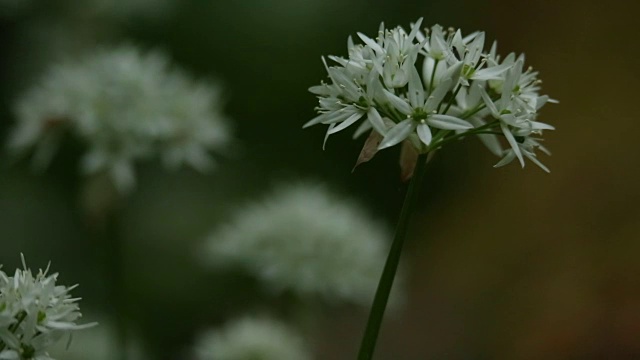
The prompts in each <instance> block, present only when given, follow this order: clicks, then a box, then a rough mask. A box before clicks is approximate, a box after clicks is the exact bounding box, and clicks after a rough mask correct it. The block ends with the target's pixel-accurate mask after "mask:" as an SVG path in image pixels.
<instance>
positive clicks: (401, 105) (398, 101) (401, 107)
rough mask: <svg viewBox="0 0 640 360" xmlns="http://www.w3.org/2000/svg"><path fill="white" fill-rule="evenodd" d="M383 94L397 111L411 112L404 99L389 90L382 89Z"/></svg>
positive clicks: (407, 113) (406, 113)
mask: <svg viewBox="0 0 640 360" xmlns="http://www.w3.org/2000/svg"><path fill="white" fill-rule="evenodd" d="M383 91H384V94H385V95H386V96H387V100H388V101H389V102H390V103H391V105H392V106H393V107H394V108H396V109H397V110H398V111H400V112H401V113H403V114H405V115H409V114H411V112H412V111H411V106H409V104H408V103H407V101H406V100H404V99H402V98H400V97H399V96H397V95H395V94H394V93H392V92H390V91H389V90H386V89H385V90H383Z"/></svg>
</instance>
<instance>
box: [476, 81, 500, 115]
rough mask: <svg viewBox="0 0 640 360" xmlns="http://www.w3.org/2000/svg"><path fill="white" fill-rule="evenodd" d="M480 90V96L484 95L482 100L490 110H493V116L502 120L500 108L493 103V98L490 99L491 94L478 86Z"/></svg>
mask: <svg viewBox="0 0 640 360" xmlns="http://www.w3.org/2000/svg"><path fill="white" fill-rule="evenodd" d="M478 88H480V95H482V100H484V104H485V105H487V107H488V108H489V110H491V114H493V116H494V117H496V118H500V113H499V112H498V108H497V107H496V104H494V103H493V100H491V98H490V97H489V94H487V91H486V90H485V89H484V88H483V87H482V86H478Z"/></svg>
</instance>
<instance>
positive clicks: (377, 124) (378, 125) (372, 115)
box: [367, 107, 387, 135]
mask: <svg viewBox="0 0 640 360" xmlns="http://www.w3.org/2000/svg"><path fill="white" fill-rule="evenodd" d="M367 118H368V119H369V122H370V123H371V125H372V126H373V128H374V129H376V131H377V132H378V133H379V134H380V135H384V134H386V133H387V126H386V125H385V123H384V120H382V117H381V116H380V113H378V110H376V109H375V108H374V107H370V108H369V111H368V112H367Z"/></svg>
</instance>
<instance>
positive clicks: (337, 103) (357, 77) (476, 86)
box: [305, 19, 553, 171]
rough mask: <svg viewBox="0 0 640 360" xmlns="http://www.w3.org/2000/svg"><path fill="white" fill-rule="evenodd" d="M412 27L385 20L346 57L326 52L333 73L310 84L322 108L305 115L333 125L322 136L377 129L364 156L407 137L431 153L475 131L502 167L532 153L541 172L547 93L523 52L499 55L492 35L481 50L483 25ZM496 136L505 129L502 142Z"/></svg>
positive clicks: (350, 42) (411, 149)
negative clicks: (470, 28)
mask: <svg viewBox="0 0 640 360" xmlns="http://www.w3.org/2000/svg"><path fill="white" fill-rule="evenodd" d="M421 24H422V19H420V20H418V21H417V22H416V23H415V24H413V26H412V27H411V30H410V31H409V32H408V33H407V32H406V31H405V30H404V29H403V28H402V27H396V28H393V29H386V28H385V27H384V24H381V25H380V30H379V32H378V35H377V37H375V38H374V39H372V38H370V37H368V36H367V35H364V34H362V33H358V37H359V38H360V39H361V40H362V42H363V43H362V44H356V43H355V42H354V41H353V40H352V38H351V37H349V40H348V53H349V56H348V58H343V57H338V56H329V59H330V60H331V61H333V63H334V65H332V66H329V65H327V63H326V61H325V60H324V58H323V61H324V62H325V66H326V68H327V72H328V74H329V78H330V80H331V81H330V82H329V83H324V82H323V83H322V84H321V85H318V86H314V87H312V88H311V89H310V91H311V92H312V93H314V94H316V95H318V98H319V106H318V108H317V110H318V112H319V115H318V116H317V117H316V118H314V119H312V120H311V121H309V122H308V123H306V124H305V127H307V126H311V125H315V124H328V125H329V129H328V130H327V134H326V137H325V142H326V138H327V137H328V136H329V135H331V134H334V133H337V132H339V131H341V130H344V129H346V128H347V127H349V126H351V125H353V124H356V123H357V122H359V121H360V120H362V119H364V121H361V122H360V125H359V127H358V128H357V130H356V131H355V134H354V138H355V137H358V136H360V135H362V134H364V133H366V132H368V131H369V130H371V132H370V135H369V138H368V139H367V141H366V142H365V146H364V148H363V151H362V153H361V155H360V159H359V160H358V162H359V163H360V162H363V161H368V160H370V159H371V158H372V157H373V156H374V155H375V152H376V151H378V150H381V149H385V148H388V147H391V146H394V145H396V144H399V143H402V142H405V143H407V144H411V145H412V146H404V147H403V151H409V152H412V153H413V154H411V155H412V156H406V157H404V158H409V159H415V155H416V153H427V152H430V151H433V150H437V149H439V148H441V147H442V146H443V145H445V144H447V143H449V142H450V141H453V140H456V139H459V138H462V137H466V136H469V135H477V136H479V137H480V139H481V140H482V141H483V142H484V144H485V145H486V146H487V147H488V148H489V150H490V151H491V152H493V153H494V154H496V155H498V156H502V160H500V161H499V162H498V163H497V164H496V166H501V165H504V164H507V163H509V162H511V161H512V160H513V159H515V158H517V159H518V161H519V162H520V164H521V165H522V166H524V158H525V157H526V158H528V159H529V160H531V161H532V162H534V163H535V164H537V165H538V166H540V167H541V168H542V169H544V170H545V171H548V169H547V168H546V167H545V166H544V165H543V164H542V163H541V162H540V161H539V160H538V159H537V157H536V153H535V150H536V149H538V148H539V149H540V150H541V151H543V152H545V153H548V152H547V150H546V149H545V148H544V147H542V146H541V145H540V142H539V141H540V139H539V138H538V137H539V136H540V135H541V134H542V131H543V130H552V129H553V127H552V126H550V125H548V124H545V123H542V122H538V121H537V120H536V119H537V115H538V110H539V109H540V108H541V107H542V106H543V105H544V104H546V103H547V102H550V99H549V97H548V96H546V95H539V94H538V91H539V90H540V81H539V80H538V79H537V74H538V73H537V72H535V71H533V70H532V69H531V68H527V69H524V55H520V56H516V54H514V53H511V54H509V55H508V56H506V57H505V58H501V57H500V56H499V55H497V52H496V43H495V42H494V43H493V45H492V46H491V48H490V50H489V51H487V50H485V34H484V33H483V32H474V33H472V34H469V35H467V36H463V35H462V32H461V31H460V30H453V29H443V28H442V27H441V26H439V25H435V26H432V27H431V28H427V29H425V32H424V33H423V32H422V31H421V30H420V26H421ZM498 136H504V138H505V139H506V142H507V143H508V148H507V149H503V147H502V144H501V142H500V141H499V140H498Z"/></svg>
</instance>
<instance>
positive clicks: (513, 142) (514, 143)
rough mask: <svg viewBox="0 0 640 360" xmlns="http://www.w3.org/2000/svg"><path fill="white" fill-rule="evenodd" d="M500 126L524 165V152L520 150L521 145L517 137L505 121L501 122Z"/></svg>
mask: <svg viewBox="0 0 640 360" xmlns="http://www.w3.org/2000/svg"><path fill="white" fill-rule="evenodd" d="M500 128H501V129H502V133H504V137H505V138H507V141H508V142H509V145H510V146H511V148H512V149H513V152H514V154H515V155H516V156H517V157H518V160H519V161H520V165H521V166H522V167H524V159H523V158H522V152H520V147H519V146H518V142H517V141H516V139H515V137H513V134H512V133H511V130H509V128H508V127H507V125H506V124H504V123H501V124H500Z"/></svg>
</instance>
